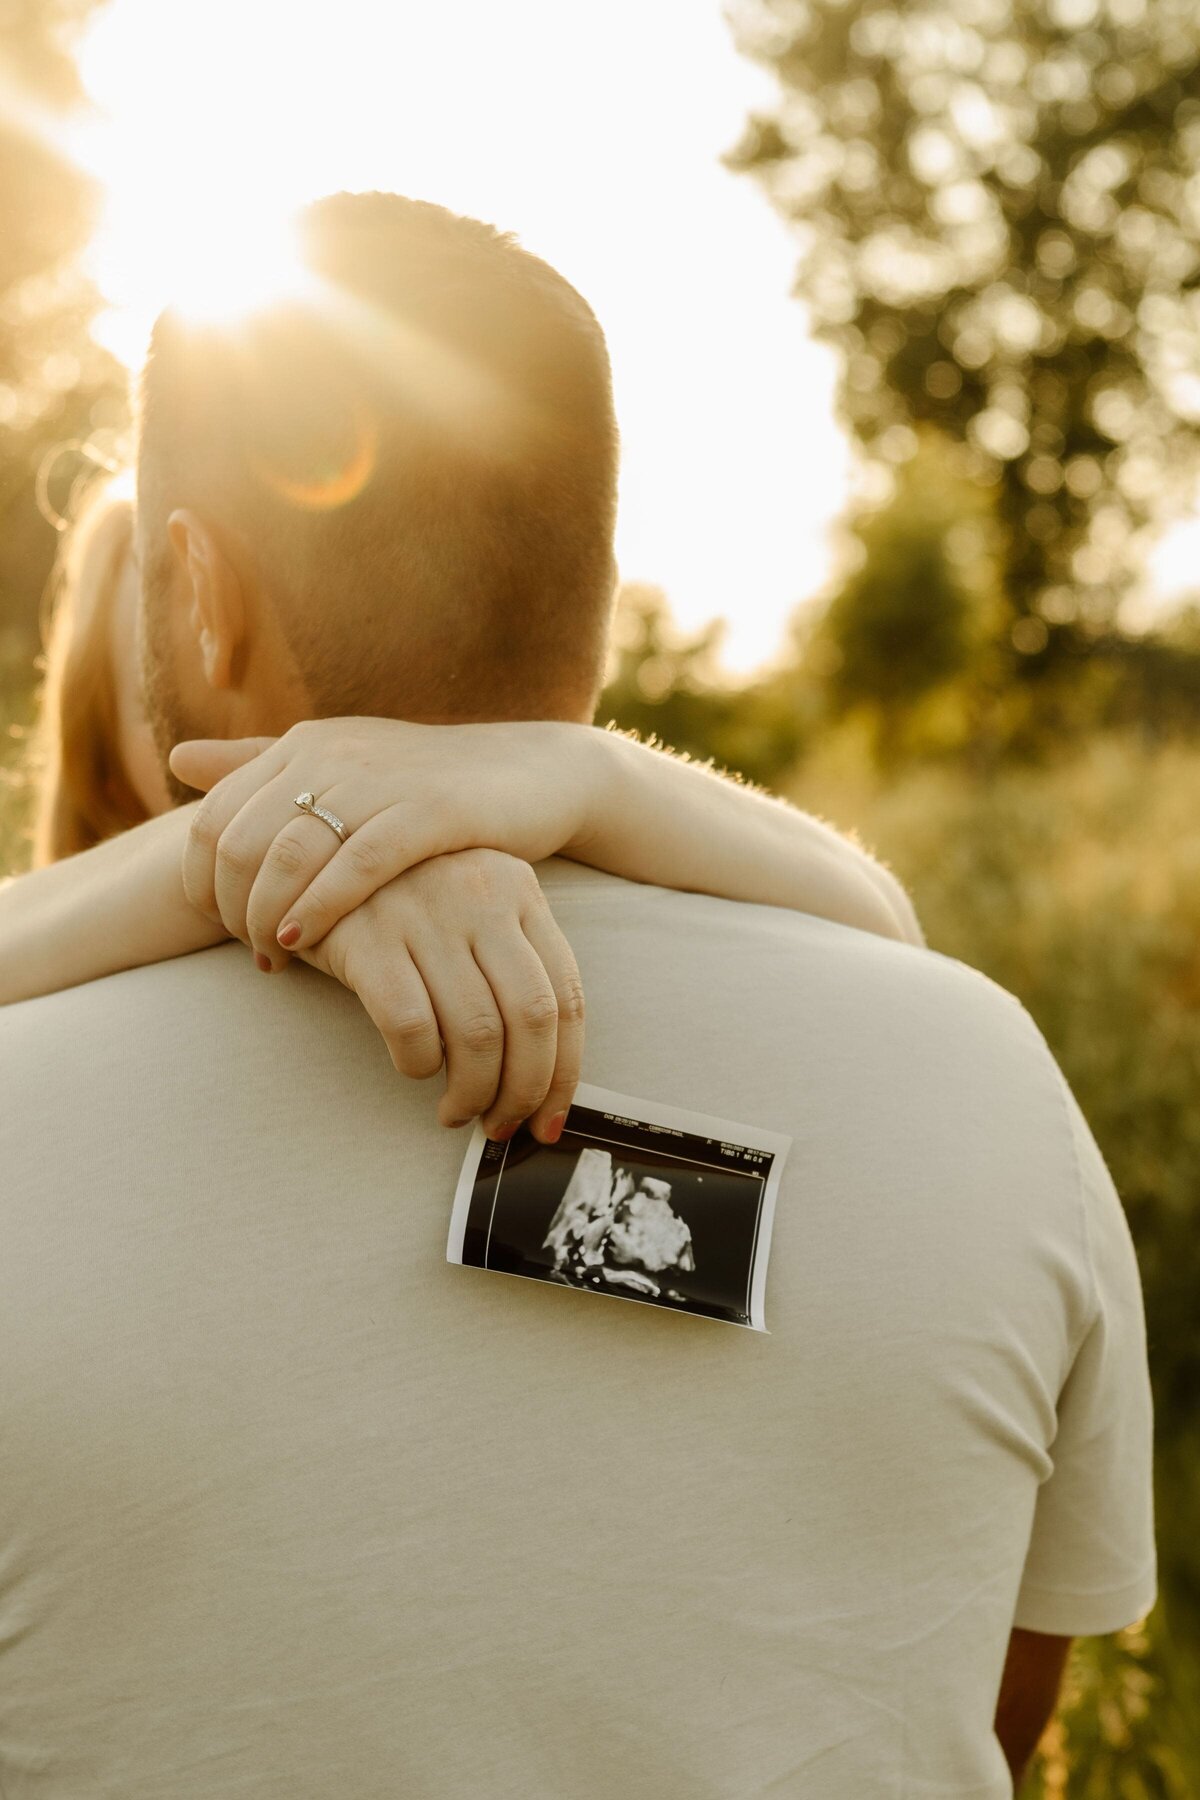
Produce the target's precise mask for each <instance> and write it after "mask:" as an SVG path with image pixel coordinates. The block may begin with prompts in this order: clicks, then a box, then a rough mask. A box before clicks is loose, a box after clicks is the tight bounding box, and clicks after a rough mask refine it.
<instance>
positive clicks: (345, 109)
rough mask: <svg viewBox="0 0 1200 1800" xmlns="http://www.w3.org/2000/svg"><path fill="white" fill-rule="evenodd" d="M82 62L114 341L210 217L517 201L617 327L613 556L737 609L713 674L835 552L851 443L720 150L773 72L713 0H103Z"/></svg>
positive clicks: (195, 243) (732, 664)
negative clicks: (327, 203)
mask: <svg viewBox="0 0 1200 1800" xmlns="http://www.w3.org/2000/svg"><path fill="white" fill-rule="evenodd" d="M81 67H82V73H83V77H84V81H85V83H86V86H87V88H88V90H89V92H90V94H91V95H92V97H93V99H94V100H95V102H96V104H97V106H98V108H100V109H101V115H100V116H98V117H97V118H96V119H95V120H94V121H92V122H91V123H90V124H88V125H86V126H84V127H82V128H81V129H80V130H78V131H77V132H75V133H74V134H73V141H74V144H75V147H76V149H77V152H78V153H79V154H80V155H81V158H82V160H84V161H85V162H86V163H88V164H89V165H90V166H91V167H93V168H94V169H95V170H96V172H97V173H98V174H100V175H101V177H102V178H103V179H104V180H105V182H106V183H107V184H108V186H109V190H110V196H111V198H110V205H109V212H108V217H107V219H106V221H105V224H104V227H103V229H102V233H101V236H100V239H99V241H98V242H97V245H96V246H95V252H94V256H93V268H94V271H95V273H96V275H97V277H98V279H99V281H100V284H101V287H102V289H103V291H104V292H105V293H106V295H107V296H108V297H109V299H110V300H112V301H113V302H116V303H119V304H120V305H121V307H122V309H123V312H122V314H121V315H114V316H112V317H110V318H108V319H107V320H105V321H103V322H102V324H101V327H100V332H101V335H102V336H104V337H105V339H106V341H107V342H109V343H110V344H111V345H112V347H113V348H115V349H117V350H118V352H119V353H120V354H122V355H123V356H124V357H125V359H126V360H132V361H136V360H137V358H138V353H139V350H140V347H141V343H142V341H143V340H144V334H145V330H146V327H147V324H148V320H149V318H150V317H152V315H153V313H154V311H155V310H156V309H157V307H158V306H159V305H160V304H161V303H162V300H163V299H164V297H165V295H166V293H167V292H168V291H176V292H178V291H179V290H181V289H182V290H186V288H187V286H188V282H189V279H194V276H195V272H196V257H197V250H198V248H200V249H201V250H202V246H203V237H204V226H205V220H206V219H209V218H213V219H217V220H220V221H222V223H226V222H227V221H228V219H229V218H230V217H233V218H236V217H237V215H238V214H239V213H241V214H243V215H244V214H245V213H246V212H247V211H248V210H249V209H250V208H251V207H254V208H257V207H258V206H259V205H261V204H262V203H263V202H266V203H267V204H269V205H278V206H280V207H281V208H290V207H292V206H293V205H295V204H298V203H300V202H302V201H303V200H305V199H308V198H311V197H312V196H314V195H317V194H321V193H328V192H331V191H333V190H335V189H338V188H343V187H345V188H351V189H360V188H373V187H376V188H390V189H394V190H396V191H398V192H401V193H407V194H412V195H415V196H418V197H420V198H422V199H429V200H436V201H439V202H441V203H443V204H445V205H448V206H451V207H453V208H455V209H456V210H457V211H461V212H468V213H473V214H475V215H477V216H478V217H481V218H484V219H488V220H490V221H492V222H493V223H495V224H498V225H500V226H502V227H503V228H505V229H508V230H515V231H516V232H517V233H518V234H519V236H520V238H521V240H522V242H523V243H525V244H526V245H527V246H528V247H529V248H530V249H531V250H534V251H536V252H537V253H538V254H539V255H542V256H545V257H546V258H547V259H548V260H549V261H551V262H552V263H554V265H555V266H556V267H557V268H559V269H560V270H561V271H562V272H563V274H564V275H566V276H567V278H568V279H569V280H571V281H572V282H574V283H575V285H576V286H577V287H578V288H579V289H580V291H581V292H582V293H583V294H585V295H586V297H587V298H588V300H589V301H590V302H591V304H592V306H593V307H594V308H595V310H596V313H597V315H598V317H599V318H600V321H601V323H602V325H603V326H604V328H605V331H606V333H607V336H608V340H609V348H610V351H611V354H612V360H613V370H614V380H615V385H616V397H617V410H618V417H619V419H620V423H621V427H622V437H623V462H622V479H621V522H620V530H619V540H618V555H619V559H620V564H621V569H622V573H623V574H624V575H625V577H626V578H627V579H630V580H639V581H650V582H655V583H657V584H659V585H660V586H662V587H663V588H665V589H666V590H667V593H668V595H669V598H670V601H671V606H672V609H673V611H674V613H675V615H676V617H677V619H678V620H679V622H680V624H681V625H682V626H684V627H685V628H687V629H688V630H689V631H690V630H694V629H698V628H699V627H700V626H702V625H703V624H704V623H705V622H706V621H707V620H709V619H711V618H712V617H713V616H714V615H716V614H721V615H726V616H728V618H729V621H730V625H729V631H728V635H727V637H726V640H725V648H724V651H723V660H724V664H725V666H726V668H727V669H728V670H729V671H730V672H731V673H733V672H746V671H748V670H750V669H752V668H754V667H756V666H758V665H761V664H762V663H764V662H765V661H766V660H767V659H768V658H769V657H770V656H771V655H772V653H773V652H774V651H775V649H776V648H777V646H778V644H779V642H780V640H781V633H782V628H783V625H784V622H785V620H786V617H787V615H788V613H789V612H790V611H791V610H792V608H793V607H794V606H795V605H796V603H797V602H798V601H800V600H803V599H805V598H807V597H808V596H809V595H810V594H812V593H813V592H814V591H816V589H817V588H819V587H820V585H821V584H822V582H823V581H824V579H825V578H826V576H827V574H828V572H829V569H830V567H831V550H830V546H829V543H828V538H827V530H828V526H829V523H830V522H831V520H832V519H833V518H835V517H836V515H837V513H838V512H839V510H840V508H841V506H842V505H843V503H844V498H845V492H846V481H847V471H848V466H849V464H848V456H849V453H848V450H847V448H846V445H845V441H844V439H843V437H842V434H841V432H840V431H839V430H838V428H837V427H836V425H835V424H834V422H833V403H832V393H833V379H834V373H833V362H832V359H831V358H830V357H829V356H828V354H827V353H826V352H824V351H823V350H821V349H820V348H818V347H817V346H816V345H814V344H813V343H812V341H811V339H810V337H809V335H808V328H807V321H806V316H805V313H804V310H803V308H802V307H801V306H800V305H799V304H798V303H796V302H795V301H793V300H791V299H789V297H788V289H789V285H790V281H791V276H792V269H793V262H794V251H793V247H792V245H791V242H790V241H789V238H788V235H787V232H786V230H785V229H784V227H783V225H782V224H781V223H780V221H779V220H778V219H777V218H776V217H775V216H774V214H773V213H772V212H771V210H770V208H769V206H768V205H767V202H766V201H765V200H764V199H763V197H762V196H761V195H760V194H759V193H758V192H757V190H756V189H755V187H754V186H753V184H752V183H751V182H750V181H748V180H746V179H745V178H741V179H739V178H737V177H735V176H733V175H730V174H728V173H727V172H726V171H725V170H724V169H723V168H722V167H721V165H720V162H719V157H720V155H721V152H722V151H723V150H725V149H727V148H728V147H729V146H730V145H731V144H732V143H733V142H734V141H735V140H736V138H737V137H738V135H739V133H740V131H741V127H742V124H743V121H744V118H745V115H746V112H747V110H748V108H749V107H750V106H751V105H752V104H753V103H754V101H755V100H756V99H758V100H762V99H763V98H765V97H766V96H768V95H769V94H770V92H771V89H770V84H769V82H768V79H767V77H766V76H765V75H764V74H763V73H762V72H761V71H759V70H757V69H756V68H754V67H753V66H752V65H750V64H749V63H747V62H746V61H745V60H744V59H742V58H740V57H739V56H738V55H737V53H736V51H735V50H734V48H733V43H732V38H731V35H730V33H729V30H728V28H727V26H726V25H725V22H724V19H723V17H722V14H721V10H720V5H719V0H607V3H606V4H605V5H604V6H602V7H599V8H597V7H590V8H582V9H581V8H577V7H572V6H567V5H564V4H563V3H562V0H504V4H503V5H498V4H496V0H456V3H453V4H452V3H450V0H446V3H445V4H438V3H432V0H431V3H428V4H422V5H420V6H414V5H409V4H403V3H394V4H391V5H387V4H383V5H381V4H380V3H379V0H338V4H337V5H336V6H320V7H318V6H302V5H297V4H295V0H203V3H202V4H196V3H195V0H174V3H173V4H170V5H165V4H163V0H111V4H110V5H109V7H108V8H107V9H106V10H103V11H101V12H100V13H99V15H98V16H97V19H96V22H95V23H94V24H93V25H92V27H91V28H90V30H89V33H88V35H87V36H86V37H85V39H84V40H83V44H82V47H81ZM189 265H190V270H189Z"/></svg>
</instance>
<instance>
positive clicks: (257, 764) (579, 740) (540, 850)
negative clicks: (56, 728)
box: [171, 718, 603, 968]
mask: <svg viewBox="0 0 1200 1800" xmlns="http://www.w3.org/2000/svg"><path fill="white" fill-rule="evenodd" d="M602 735H603V734H598V733H596V732H595V731H594V730H593V729H592V728H591V727H589V726H583V725H572V724H568V723H565V722H560V721H557V720H528V721H526V720H520V721H514V722H503V723H499V724H484V725H413V724H410V723H407V722H405V721H403V720H398V719H359V718H346V719H312V720H305V721H304V722H302V723H301V724H298V725H294V726H293V727H292V728H291V730H290V731H288V732H286V733H285V734H284V735H283V736H282V737H280V738H241V739H232V740H229V741H224V740H220V739H196V740H193V741H191V742H189V743H184V744H178V745H176V747H175V749H174V750H173V751H172V752H171V767H172V769H173V770H174V772H175V774H176V775H177V776H178V777H179V778H180V780H181V781H185V782H186V783H187V784H188V785H189V786H190V787H196V788H201V789H205V788H207V789H209V793H208V797H207V799H205V800H204V801H203V802H202V803H201V805H200V806H199V807H198V808H197V811H196V814H195V817H194V819H193V821H192V828H191V831H190V833H189V837H188V843H187V847H186V849H185V851H184V857H183V881H184V888H185V890H186V893H187V896H188V899H189V900H190V901H191V903H192V905H193V906H194V907H195V908H196V909H197V911H199V912H201V913H203V914H204V915H205V916H206V917H207V918H209V919H211V920H212V921H214V922H218V921H219V922H221V923H223V924H224V926H225V929H226V930H227V931H229V932H230V933H231V934H232V935H233V936H234V937H238V938H240V939H241V940H242V942H243V943H249V944H250V946H251V948H252V949H253V950H254V951H255V952H256V953H257V954H258V956H259V957H260V958H262V959H266V960H267V961H269V962H270V964H271V966H272V967H273V968H276V967H279V966H281V964H282V963H283V962H284V961H285V960H286V959H285V957H284V955H283V951H284V950H287V951H298V950H301V949H305V948H310V947H311V946H312V945H313V944H316V943H318V942H320V940H321V939H322V938H323V937H324V935H325V934H326V932H328V931H329V930H330V929H331V928H332V926H334V925H335V924H336V923H337V922H338V920H339V919H342V918H344V917H345V916H346V915H347V914H348V913H350V912H352V911H353V910H354V908H355V907H356V906H359V905H361V904H362V902H363V901H364V900H366V899H368V898H369V896H370V895H371V894H373V893H374V892H375V891H376V890H377V889H379V888H381V887H382V886H384V885H385V884H386V883H387V882H389V881H391V880H392V879H393V878H394V877H395V876H397V875H399V874H401V873H403V872H404V871H405V870H406V869H410V868H412V867H413V866H414V865H415V864H418V863H421V862H423V861H425V859H426V858H428V857H433V856H438V855H443V854H447V853H449V852H451V851H455V850H467V849H474V848H480V849H483V848H491V849H500V850H504V851H507V852H508V853H509V854H510V855H512V856H516V857H520V858H521V859H522V860H523V861H525V862H527V863H535V862H540V861H541V860H542V859H543V858H544V857H547V856H553V855H555V854H556V853H557V852H558V851H561V850H563V849H564V848H567V847H568V846H570V845H571V844H572V842H573V841H574V840H575V839H576V838H577V837H579V836H581V835H585V834H586V832H587V830H588V829H589V826H590V823H591V819H592V806H593V793H592V790H593V786H594V784H595V782H596V780H597V771H598V767H599V764H598V762H597V761H596V759H595V753H594V750H593V748H592V746H593V744H594V741H595V739H596V737H597V736H602ZM302 792H310V793H313V794H315V795H316V798H317V801H318V803H319V804H320V805H322V806H325V807H327V808H328V809H329V810H330V811H331V812H333V813H334V814H336V815H337V817H339V818H340V819H342V820H343V821H344V822H345V825H346V827H347V829H348V831H349V833H350V836H349V838H348V841H347V842H346V843H345V844H344V845H340V844H339V842H338V839H337V835H336V834H335V832H334V831H333V830H332V829H331V828H330V827H329V826H328V825H327V824H326V823H325V822H324V821H323V820H321V819H317V818H313V817H312V816H311V815H309V814H307V813H304V812H302V811H300V810H299V809H298V808H297V807H296V806H295V804H294V802H295V798H296V796H297V795H298V794H300V793H302ZM281 944H282V949H281Z"/></svg>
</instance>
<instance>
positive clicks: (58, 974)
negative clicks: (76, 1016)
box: [0, 806, 226, 1005]
mask: <svg viewBox="0 0 1200 1800" xmlns="http://www.w3.org/2000/svg"><path fill="white" fill-rule="evenodd" d="M194 811H195V807H194V806H181V807H179V808H177V809H175V810H173V811H172V812H168V813H164V814H163V815H162V817H161V818H157V819H150V820H148V821H147V823H146V824H144V825H135V826H134V827H133V829H132V830H130V831H125V832H122V833H121V835H120V836H119V837H115V838H110V839H108V841H107V842H106V843H103V844H97V845H96V847H95V848H94V849H92V850H81V851H80V852H79V854H78V855H77V856H69V857H66V858H64V859H63V861H61V862H57V863H51V864H50V865H49V867H47V868H44V869H34V870H33V871H32V872H31V873H30V874H28V875H20V876H18V877H17V878H16V880H14V881H10V882H7V883H5V884H4V885H3V886H0V1005H7V1004H9V1003H10V1002H11V1001H14V1000H32V999H35V998H36V997H37V996H38V995H39V994H52V993H57V992H58V990H59V989H60V988H67V987H75V986H76V985H77V984H78V983H80V982H83V981H95V980H97V979H98V978H99V977H100V976H102V975H115V974H116V973H117V972H118V970H121V969H131V968H136V967H137V966H138V965H139V964H141V963H152V962H163V961H165V960H166V959H167V958H168V957H172V956H184V955H186V954H187V953H188V952H189V951H191V950H203V949H206V948H207V947H208V946H209V945H210V944H216V943H220V942H221V941H222V939H223V938H224V937H225V935H226V934H225V932H224V931H223V930H222V929H221V927H219V926H216V925H213V924H210V922H209V921H208V920H207V919H205V918H202V917H201V915H200V914H199V913H198V912H196V911H195V910H194V908H192V907H191V906H190V905H189V904H188V901H187V897H186V895H185V894H184V891H183V881H182V877H181V875H180V859H181V856H182V852H183V844H184V840H185V838H186V836H187V831H188V825H189V824H190V822H191V816H192V814H193V812H194Z"/></svg>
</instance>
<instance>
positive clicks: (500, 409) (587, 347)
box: [138, 194, 617, 720]
mask: <svg viewBox="0 0 1200 1800" xmlns="http://www.w3.org/2000/svg"><path fill="white" fill-rule="evenodd" d="M300 242H301V246H302V253H303V260H304V264H305V266H306V268H307V270H308V271H309V272H310V274H311V275H312V276H314V277H315V278H316V279H317V281H318V282H319V284H320V287H319V292H320V295H321V296H322V298H321V299H320V300H319V301H314V300H312V299H311V298H310V299H306V300H303V301H299V300H293V301H291V302H286V303H281V304H279V305H278V306H275V307H272V308H271V309H270V310H269V311H262V312H260V313H258V314H257V315H255V316H254V317H253V318H252V319H251V320H249V321H247V322H243V324H242V326H241V327H239V329H238V330H236V331H234V330H233V329H231V328H230V327H227V326H226V327H221V328H217V327H213V326H209V327H206V328H200V327H198V326H195V325H192V324H189V323H188V322H186V321H185V320H184V319H183V318H182V317H181V316H179V315H177V314H175V313H166V314H164V315H163V316H162V317H161V318H160V319H159V321H158V323H157V325H156V327H155V331H154V334H153V338H152V343H151V351H150V356H149V359H148V361H147V364H146V369H145V373H144V377H143V382H142V393H141V418H140V447H139V461H138V507H139V513H140V515H141V542H142V547H143V555H144V558H145V574H144V580H145V593H146V604H147V605H148V606H153V605H155V604H156V599H157V598H158V597H159V596H160V595H161V594H163V593H165V592H166V591H168V588H169V583H170V580H171V578H172V577H171V564H170V553H169V547H168V543H167V536H166V519H167V516H168V514H169V513H170V511H171V510H172V509H173V508H174V507H178V506H189V507H193V508H194V509H196V510H197V511H198V512H200V513H201V515H202V516H204V517H205V518H206V520H207V521H208V523H209V524H210V525H211V526H212V527H213V529H215V530H216V531H217V532H218V534H219V535H220V536H221V537H222V538H223V541H224V543H225V545H226V547H227V548H228V550H229V553H230V555H231V557H232V558H233V559H234V561H235V563H237V564H238V565H239V566H240V567H241V568H243V569H245V570H247V571H248V572H249V574H250V576H251V578H252V579H253V580H254V581H255V582H256V583H258V584H259V585H260V587H261V589H262V591H263V592H264V593H265V594H266V595H267V596H268V598H269V599H270V600H271V602H272V603H273V604H274V606H275V607H276V610H277V612H278V615H279V618H280V624H281V629H282V631H283V634H284V637H285V639H286V641H287V643H288V645H289V648H290V649H291V651H292V653H293V655H294V657H295V659H296V663H297V666H298V668H299V670H300V673H301V676H302V678H303V679H304V681H305V684H306V687H307V689H308V693H309V696H310V700H311V703H312V707H313V710H314V712H316V713H317V714H318V715H325V716H334V715H339V714H346V713H373V714H377V715H383V716H396V717H403V718H416V719H419V718H435V717H442V718H457V719H463V720H466V719H471V718H498V717H518V718H519V717H539V716H567V717H579V716H583V715H584V714H586V716H588V717H590V714H591V710H592V709H593V708H594V706H595V703H596V700H597V699H598V697H599V693H600V689H601V686H602V684H603V674H604V663H605V650H606V642H607V634H608V628H609V624H610V619H611V608H612V604H613V589H614V579H615V565H614V561H613V532H614V528H615V519H616V481H617V432H616V423H615V419H614V414H613V404H612V385H611V375H610V370H609V362H608V353H607V349H606V346H605V342H604V336H603V333H602V332H601V330H600V327H599V325H598V324H597V322H596V319H595V317H594V315H593V314H592V311H591V309H590V308H589V307H588V305H587V303H586V302H585V301H584V300H583V299H582V298H581V296H580V295H579V294H578V293H576V291H575V289H574V288H573V287H571V286H570V284H569V283H568V282H566V281H565V280H564V279H563V278H562V276H560V275H559V274H557V273H556V271H555V270H553V269H552V268H550V267H549V266H548V265H547V264H546V263H544V262H542V261H541V260H540V259H539V258H537V257H535V256H532V255H531V254H530V253H529V252H527V251H526V250H524V249H523V248H521V247H520V246H519V245H518V244H517V243H516V242H515V240H514V239H513V238H512V237H509V236H505V235H503V234H501V233H500V232H498V231H495V230H493V229H492V227H490V226H488V225H484V224H481V223H480V222H479V221H478V220H474V219H466V218H460V217H458V216H457V215H455V214H453V213H450V212H447V211H446V210H445V209H444V208H442V207H437V206H430V205H427V204H425V203H423V202H419V201H413V200H407V199H403V198H401V197H400V196H398V195H394V194H357V195H352V194H338V195H335V196H333V197H332V198H330V199H327V200H323V201H320V202H318V203H317V204H316V205H314V206H313V207H310V208H309V209H308V210H307V212H306V213H305V214H303V215H302V218H301V231H300Z"/></svg>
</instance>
